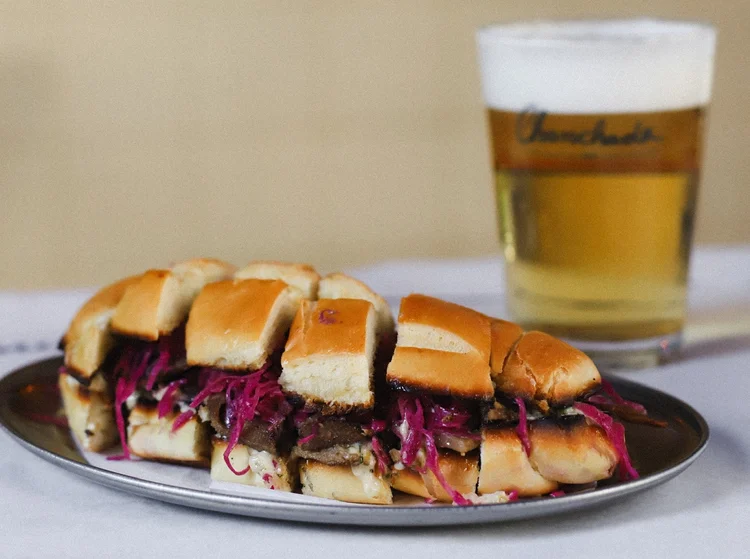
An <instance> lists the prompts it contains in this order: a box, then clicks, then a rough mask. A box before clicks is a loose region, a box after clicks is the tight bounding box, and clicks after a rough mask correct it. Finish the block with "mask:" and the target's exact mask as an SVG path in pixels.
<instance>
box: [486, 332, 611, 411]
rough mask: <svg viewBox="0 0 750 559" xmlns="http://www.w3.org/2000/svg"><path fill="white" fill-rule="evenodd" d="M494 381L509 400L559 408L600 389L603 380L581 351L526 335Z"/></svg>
mask: <svg viewBox="0 0 750 559" xmlns="http://www.w3.org/2000/svg"><path fill="white" fill-rule="evenodd" d="M494 381H495V384H496V386H497V389H498V390H500V391H502V392H504V393H505V394H507V395H509V396H513V397H515V396H518V397H521V398H524V399H526V400H536V401H538V402H540V403H542V404H543V405H544V404H547V403H548V404H551V405H560V404H565V403H569V402H571V401H573V400H574V399H575V398H576V397H578V396H581V395H582V394H584V393H586V392H588V391H591V390H593V389H594V388H596V387H597V386H599V384H601V376H600V375H599V371H598V370H597V368H596V365H594V362H593V361H592V360H591V359H590V358H589V356H588V355H586V354H585V353H583V352H582V351H580V350H578V349H576V348H574V347H573V346H571V345H568V344H566V343H565V342H563V341H562V340H558V339H557V338H555V337H553V336H550V335H549V334H545V333H544V332H527V333H525V334H524V335H523V336H522V337H521V339H520V340H519V341H518V342H517V343H516V344H515V346H514V347H513V348H512V349H511V351H510V354H509V355H508V357H507V359H506V360H505V365H504V367H503V369H502V374H494Z"/></svg>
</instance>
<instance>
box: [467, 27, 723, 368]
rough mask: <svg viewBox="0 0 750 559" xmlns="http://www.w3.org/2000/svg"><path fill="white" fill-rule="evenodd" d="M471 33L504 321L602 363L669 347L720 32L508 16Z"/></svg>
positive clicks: (679, 308)
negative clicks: (500, 255)
mask: <svg viewBox="0 0 750 559" xmlns="http://www.w3.org/2000/svg"><path fill="white" fill-rule="evenodd" d="M477 43H478V51H479V62H480V69H481V74H482V86H483V87H482V89H483V94H484V99H485V103H486V105H487V112H488V119H489V128H490V132H491V145H492V154H493V162H494V170H495V175H494V177H495V189H496V199H497V212H498V220H499V229H500V238H501V244H502V248H503V251H504V255H505V260H506V279H507V297H508V308H509V312H510V314H511V316H512V317H513V318H514V319H515V320H517V321H518V322H520V323H521V324H522V325H523V326H525V327H526V328H528V329H537V330H544V331H546V332H549V333H551V334H554V335H557V336H560V337H563V338H566V339H568V340H569V341H571V342H572V343H573V344H575V345H577V346H578V347H580V348H581V349H583V350H585V351H587V352H589V353H590V354H591V355H592V357H594V359H595V360H596V361H597V363H598V364H600V365H604V366H620V367H642V366H650V365H652V364H655V363H658V362H659V361H661V360H663V359H664V358H668V357H669V356H671V355H672V354H673V353H674V352H675V350H676V349H677V348H678V347H679V344H680V339H681V331H682V327H683V323H684V319H685V307H686V295H687V270H688V262H689V259H690V247H691V243H692V237H693V223H694V218H695V205H696V197H697V193H698V183H699V178H700V167H701V151H702V149H701V148H702V139H703V130H704V123H705V116H706V106H707V104H708V102H709V99H710V96H711V82H712V74H713V54H714V45H715V32H714V30H713V28H712V27H711V26H709V25H704V24H699V23H687V22H669V21H655V20H630V21H579V22H575V21H569V22H534V23H514V24H507V25H495V26H491V27H487V28H484V29H481V30H480V31H479V32H478V34H477Z"/></svg>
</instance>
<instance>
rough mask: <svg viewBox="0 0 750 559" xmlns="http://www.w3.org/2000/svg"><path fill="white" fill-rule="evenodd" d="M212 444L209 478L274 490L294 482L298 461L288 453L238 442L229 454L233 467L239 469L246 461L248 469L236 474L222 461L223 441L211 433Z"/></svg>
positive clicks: (286, 488)
mask: <svg viewBox="0 0 750 559" xmlns="http://www.w3.org/2000/svg"><path fill="white" fill-rule="evenodd" d="M212 445H213V450H212V451H211V479H214V480H216V481H224V482H228V483H239V484H241V485H250V486H253V487H262V488H265V489H275V490H277V491H294V489H295V488H296V486H297V464H296V462H295V461H294V460H291V459H290V458H289V457H288V456H281V455H272V454H270V453H268V452H258V451H256V450H254V449H252V448H249V447H247V446H245V445H243V444H238V445H236V446H235V447H234V448H233V449H232V452H231V453H230V454H229V460H230V462H231V463H232V467H233V468H234V469H235V470H237V471H240V472H241V471H242V470H244V469H245V468H247V466H248V465H249V466H250V470H249V471H248V472H247V473H245V474H243V475H239V476H238V475H236V474H235V473H234V472H232V471H231V470H230V469H229V468H228V467H227V465H226V462H225V461H224V451H225V450H226V448H227V443H226V441H223V440H221V439H218V438H216V437H214V439H213V440H212ZM266 475H267V476H268V477H266ZM264 478H265V479H264Z"/></svg>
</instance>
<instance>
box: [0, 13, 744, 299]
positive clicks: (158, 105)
mask: <svg viewBox="0 0 750 559" xmlns="http://www.w3.org/2000/svg"><path fill="white" fill-rule="evenodd" d="M53 4H55V6H54V7H51V6H52V5H53ZM642 14H646V15H654V16H666V17H681V18H692V19H696V18H697V19H711V20H713V21H714V22H715V23H716V24H717V25H718V27H719V30H720V39H719V53H718V62H717V79H716V86H715V102H714V105H713V108H712V111H711V114H710V133H709V138H708V142H709V143H708V152H707V166H706V172H705V183H704V189H703V193H702V197H701V205H700V210H699V211H700V215H699V226H698V240H699V241H701V242H719V243H729V242H748V241H750V219H748V218H747V215H748V213H749V212H750V196H748V195H747V192H748V190H747V187H748V183H749V182H750V158H748V157H747V155H746V151H747V150H746V147H745V142H746V141H747V140H746V138H747V130H750V107H749V106H748V102H747V92H748V91H750V72H747V71H746V70H747V69H746V64H745V58H746V57H747V56H748V55H749V54H750V49H749V48H748V46H747V45H748V39H749V38H750V37H749V34H750V32H748V28H747V23H748V19H749V18H750V2H747V1H746V0H726V1H722V2H716V3H711V2H706V1H705V0H647V1H641V0H629V1H628V2H618V1H614V0H588V1H586V0H582V1H574V0H558V1H557V2H549V1H523V2H519V1H516V0H513V1H509V0H492V1H481V2H480V1H476V2H471V1H467V2H456V1H452V0H446V1H431V2H428V1H424V2H408V1H399V2H351V1H341V2H334V1H318V2H299V1H297V2H247V3H246V2H236V3H234V2H231V3H230V2H203V3H198V2H144V3H142V4H136V3H131V2H91V3H90V4H89V3H83V2H71V3H69V4H68V3H39V5H38V6H36V7H35V6H32V4H31V3H27V2H4V1H3V2H2V3H0V26H1V31H0V124H1V126H0V208H1V209H2V220H1V221H0V288H8V287H11V288H32V287H42V286H67V285H92V284H97V283H100V282H103V281H106V280H109V279H112V278H115V277H117V276H121V275H124V274H126V273H130V272H132V271H135V270H140V269H143V268H145V267H149V266H160V265H164V264H166V263H168V262H169V261H171V260H176V259H180V258H183V257H188V256H192V255H199V254H205V255H216V256H219V257H224V258H227V259H230V260H232V261H235V262H236V263H238V264H241V263H243V262H244V261H246V260H249V259H252V258H269V257H272V258H281V259H302V260H308V261H311V262H313V263H316V264H318V265H319V267H320V268H322V269H324V270H328V269H332V268H338V267H341V266H345V265H351V264H358V263H364V262H369V261H375V260H379V259H384V258H393V257H409V256H457V255H477V254H486V253H490V252H493V251H495V250H497V242H496V232H495V220H494V212H493V194H492V190H491V186H490V185H491V182H490V172H489V163H488V156H487V153H488V147H487V139H486V136H485V121H484V112H483V107H482V103H481V99H480V91H479V79H478V75H477V68H476V62H475V52H474V40H473V30H474V29H475V28H476V27H477V26H479V25H481V24H486V23H488V22H492V21H498V20H507V19H516V18H530V17H581V16H617V15H628V16H629V15H642Z"/></svg>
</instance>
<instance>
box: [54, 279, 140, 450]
mask: <svg viewBox="0 0 750 559" xmlns="http://www.w3.org/2000/svg"><path fill="white" fill-rule="evenodd" d="M139 279H140V277H139V276H133V277H129V278H126V279H123V280H120V281H118V282H117V283H114V284H112V285H108V286H107V287H105V288H103V289H101V290H100V291H99V292H98V293H96V294H95V295H94V296H93V297H92V298H91V299H89V300H88V301H87V302H86V303H85V304H84V305H83V306H82V307H81V309H80V310H79V311H78V313H76V315H75V317H74V318H73V320H72V322H71V323H70V327H69V328H68V330H67V332H65V335H64V336H63V338H62V340H61V342H60V345H61V349H63V350H64V352H65V360H64V363H65V364H64V366H63V367H61V369H60V376H59V382H58V386H59V388H60V394H61V396H62V402H63V408H64V409H65V416H66V417H67V418H68V424H69V425H70V429H71V431H72V432H73V435H74V436H75V438H76V439H77V441H78V443H79V444H80V445H81V446H82V447H83V448H84V449H85V450H91V451H94V452H101V451H103V450H107V449H108V448H110V447H112V446H114V445H115V444H116V443H117V439H118V434H117V425H116V423H115V414H114V401H113V395H114V390H113V387H112V378H111V373H112V359H110V360H109V361H107V356H108V355H109V353H110V351H111V350H112V348H113V347H114V345H115V339H114V336H113V335H112V332H111V330H110V321H111V319H112V314H113V313H114V311H115V308H116V307H117V304H118V303H119V302H120V299H122V296H123V295H124V293H125V290H126V289H127V288H128V287H129V286H131V285H133V284H135V283H137V282H138V281H139Z"/></svg>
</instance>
